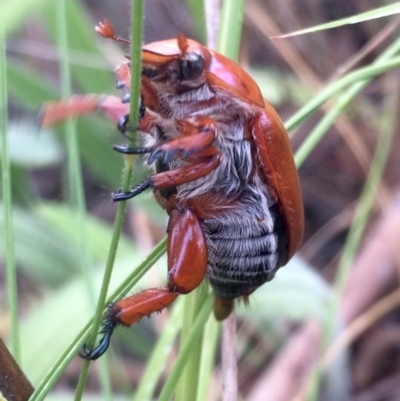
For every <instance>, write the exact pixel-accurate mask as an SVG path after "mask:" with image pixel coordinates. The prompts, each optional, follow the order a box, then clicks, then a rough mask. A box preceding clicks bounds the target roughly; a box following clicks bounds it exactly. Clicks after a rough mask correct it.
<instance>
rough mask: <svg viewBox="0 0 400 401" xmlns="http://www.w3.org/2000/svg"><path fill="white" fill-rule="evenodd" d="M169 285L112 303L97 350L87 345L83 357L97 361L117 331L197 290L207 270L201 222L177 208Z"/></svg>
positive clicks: (171, 223) (172, 217) (171, 235)
mask: <svg viewBox="0 0 400 401" xmlns="http://www.w3.org/2000/svg"><path fill="white" fill-rule="evenodd" d="M167 232H168V284H167V287H165V288H153V289H150V290H146V291H143V292H140V293H138V294H135V295H132V296H130V297H128V298H125V299H123V300H121V301H119V302H115V303H112V304H111V305H110V306H109V307H108V310H107V313H106V316H105V318H104V321H103V328H102V331H101V333H102V334H104V336H103V338H102V339H101V340H100V343H99V345H98V346H97V347H96V348H94V349H93V350H89V349H88V348H87V347H86V346H85V347H84V349H83V350H82V351H81V353H80V355H81V356H82V357H83V358H85V359H90V360H94V359H97V358H98V357H100V356H101V355H102V354H104V352H105V351H106V350H107V348H108V346H109V343H110V338H111V335H112V332H113V330H114V328H115V327H116V326H117V325H118V324H121V325H123V326H131V325H132V324H134V323H136V322H137V321H139V320H140V319H142V318H143V317H144V316H149V315H151V314H152V313H155V312H161V311H162V310H163V309H165V308H167V307H168V306H169V305H171V303H172V302H173V301H174V300H175V299H176V298H177V297H178V296H179V295H180V294H187V293H189V292H191V291H193V290H194V289H195V288H197V287H198V286H199V285H200V283H201V282H202V281H203V279H204V277H205V274H206V270H207V256H208V255H207V246H206V240H205V237H204V233H203V230H202V228H201V226H200V222H199V219H198V218H197V216H196V215H195V214H194V212H192V211H191V210H189V209H183V210H177V209H174V210H172V211H171V213H170V220H169V223H168V229H167Z"/></svg>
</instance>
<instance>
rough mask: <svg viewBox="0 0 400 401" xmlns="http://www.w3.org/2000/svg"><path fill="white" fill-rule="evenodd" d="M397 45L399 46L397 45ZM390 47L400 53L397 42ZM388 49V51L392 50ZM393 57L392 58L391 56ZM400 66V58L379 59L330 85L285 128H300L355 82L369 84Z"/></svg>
mask: <svg viewBox="0 0 400 401" xmlns="http://www.w3.org/2000/svg"><path fill="white" fill-rule="evenodd" d="M396 43H397V44H396ZM396 43H395V44H393V45H391V46H390V49H392V48H395V49H396V52H397V51H399V49H398V48H399V44H398V42H396ZM390 49H389V48H388V50H390ZM391 57H392V56H391ZM399 66H400V57H393V58H388V59H381V58H378V59H377V60H376V61H375V62H374V63H373V64H372V65H370V66H368V67H363V68H360V69H358V70H356V71H354V72H352V73H350V74H348V75H345V76H344V77H343V78H340V79H339V80H338V81H335V82H333V83H331V84H329V85H328V86H327V87H326V88H325V89H324V90H322V91H321V92H320V93H319V94H318V95H316V96H314V97H313V98H312V99H311V100H310V101H309V102H307V103H306V104H305V105H304V106H303V107H302V108H301V109H300V110H299V111H297V112H296V113H295V114H294V115H293V116H292V117H291V118H290V119H289V120H288V121H286V122H285V127H286V129H287V130H288V131H292V130H293V129H294V128H296V127H297V126H299V125H300V124H301V123H302V122H303V121H304V120H305V119H306V118H307V117H309V116H310V115H311V114H312V113H313V112H314V111H315V110H317V109H318V108H319V107H320V106H321V105H322V104H324V103H325V102H326V101H327V100H328V99H330V98H332V97H333V96H335V95H337V94H338V93H340V92H341V91H342V90H343V89H345V88H347V87H349V86H350V85H352V84H354V83H355V82H360V81H365V83H368V82H369V81H370V80H371V79H372V78H374V77H376V76H378V75H381V74H383V73H385V72H387V71H390V70H392V69H395V68H398V67H399Z"/></svg>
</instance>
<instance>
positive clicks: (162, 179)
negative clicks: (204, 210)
mask: <svg viewBox="0 0 400 401" xmlns="http://www.w3.org/2000/svg"><path fill="white" fill-rule="evenodd" d="M205 151H206V152H207V153H208V154H210V155H211V152H213V153H214V155H212V157H211V158H210V159H209V160H207V161H204V160H202V161H199V162H194V163H193V164H190V165H187V166H184V167H180V168H177V169H175V170H170V171H164V172H162V173H158V174H154V175H151V176H150V177H148V178H147V180H146V181H144V182H142V183H141V184H139V185H137V186H135V187H133V188H132V189H131V190H130V191H127V192H119V191H117V192H113V193H112V195H111V196H112V200H113V201H114V202H118V201H124V200H128V199H131V198H134V197H135V196H136V195H139V194H141V193H142V192H144V191H146V190H147V189H149V188H153V189H164V188H171V187H176V186H178V185H182V184H186V183H188V182H191V181H195V180H197V179H199V178H202V177H205V176H206V175H207V174H210V173H211V172H212V171H213V170H215V169H216V168H217V167H218V166H219V165H220V163H221V160H220V156H219V151H218V150H217V149H216V148H213V147H211V148H207V149H205ZM192 160H193V157H192V158H191V161H192Z"/></svg>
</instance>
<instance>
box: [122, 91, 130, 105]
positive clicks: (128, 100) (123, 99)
mask: <svg viewBox="0 0 400 401" xmlns="http://www.w3.org/2000/svg"><path fill="white" fill-rule="evenodd" d="M130 101H131V95H130V94H129V93H127V94H126V95H125V96H124V97H123V98H122V100H121V102H122V103H129V102H130Z"/></svg>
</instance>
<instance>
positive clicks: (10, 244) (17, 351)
mask: <svg viewBox="0 0 400 401" xmlns="http://www.w3.org/2000/svg"><path fill="white" fill-rule="evenodd" d="M0 136H1V139H0V141H1V142H0V145H1V169H2V181H3V185H2V186H3V203H4V222H5V227H4V229H5V239H6V241H5V255H6V261H5V264H6V266H5V268H6V282H7V300H8V306H9V308H10V320H11V350H12V353H13V355H14V358H15V360H16V361H17V363H20V362H21V345H20V336H19V324H18V288H17V272H16V266H15V253H14V228H13V218H12V216H13V211H12V192H11V167H10V166H11V164H10V154H9V143H8V107H7V74H6V43H5V33H4V31H3V28H2V27H0Z"/></svg>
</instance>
